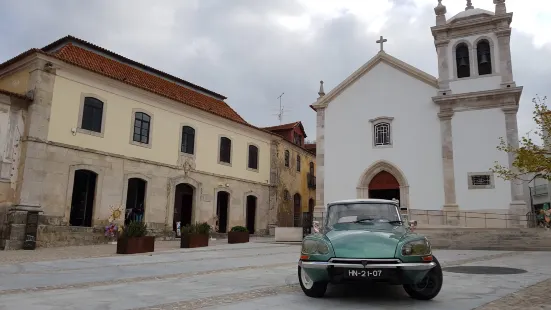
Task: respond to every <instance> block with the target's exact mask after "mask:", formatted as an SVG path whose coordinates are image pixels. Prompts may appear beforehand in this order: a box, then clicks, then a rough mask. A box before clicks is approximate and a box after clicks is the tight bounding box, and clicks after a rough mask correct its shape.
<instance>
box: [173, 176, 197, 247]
mask: <svg viewBox="0 0 551 310" xmlns="http://www.w3.org/2000/svg"><path fill="white" fill-rule="evenodd" d="M194 193H195V189H194V188H193V186H191V185H189V184H187V183H180V184H178V185H176V190H175V191H174V216H173V217H172V229H173V231H175V232H176V235H177V236H179V235H180V233H179V232H178V230H177V229H178V226H179V227H183V226H186V225H190V224H191V223H192V222H193V198H194Z"/></svg>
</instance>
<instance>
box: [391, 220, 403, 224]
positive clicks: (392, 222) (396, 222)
mask: <svg viewBox="0 0 551 310" xmlns="http://www.w3.org/2000/svg"><path fill="white" fill-rule="evenodd" d="M388 222H389V223H390V224H402V223H404V222H403V221H388Z"/></svg>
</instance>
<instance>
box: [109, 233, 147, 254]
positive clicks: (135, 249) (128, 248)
mask: <svg viewBox="0 0 551 310" xmlns="http://www.w3.org/2000/svg"><path fill="white" fill-rule="evenodd" d="M147 252H155V237H154V236H144V237H135V238H119V239H118V240H117V254H137V253H147Z"/></svg>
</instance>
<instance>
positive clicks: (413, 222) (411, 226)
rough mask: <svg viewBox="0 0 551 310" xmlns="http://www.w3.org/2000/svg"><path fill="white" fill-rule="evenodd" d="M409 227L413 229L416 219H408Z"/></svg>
mask: <svg viewBox="0 0 551 310" xmlns="http://www.w3.org/2000/svg"><path fill="white" fill-rule="evenodd" d="M408 224H409V227H410V228H411V229H415V228H416V227H417V221H408Z"/></svg>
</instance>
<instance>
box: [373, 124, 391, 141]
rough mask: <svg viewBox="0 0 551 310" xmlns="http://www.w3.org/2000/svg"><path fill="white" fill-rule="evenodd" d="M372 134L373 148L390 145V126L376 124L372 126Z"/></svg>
mask: <svg viewBox="0 0 551 310" xmlns="http://www.w3.org/2000/svg"><path fill="white" fill-rule="evenodd" d="M373 132H374V134H375V136H374V140H375V146H380V145H390V124H389V123H378V124H376V125H375V126H373Z"/></svg>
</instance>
